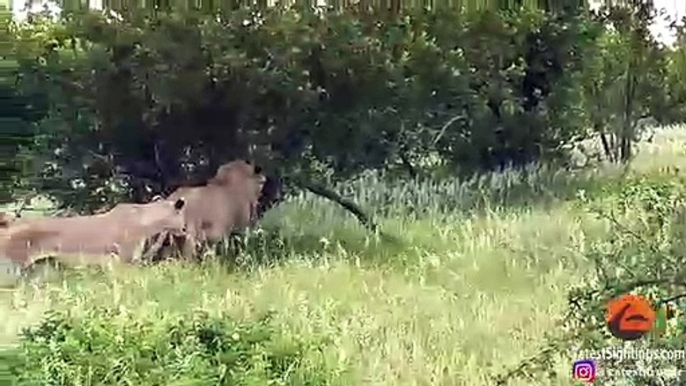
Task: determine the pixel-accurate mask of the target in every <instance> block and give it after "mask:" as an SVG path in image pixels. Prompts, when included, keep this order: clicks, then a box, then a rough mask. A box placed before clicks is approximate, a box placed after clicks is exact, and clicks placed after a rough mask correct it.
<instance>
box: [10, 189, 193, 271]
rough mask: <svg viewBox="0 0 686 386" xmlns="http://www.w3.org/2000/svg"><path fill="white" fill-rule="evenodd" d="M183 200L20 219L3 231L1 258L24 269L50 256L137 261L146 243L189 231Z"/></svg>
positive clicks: (162, 200)
mask: <svg viewBox="0 0 686 386" xmlns="http://www.w3.org/2000/svg"><path fill="white" fill-rule="evenodd" d="M185 204H186V201H185V200H184V198H183V197H179V198H176V199H175V200H173V201H170V200H164V199H158V200H155V201H153V202H151V203H148V204H119V205H117V206H115V207H114V208H112V209H111V210H110V211H108V212H106V213H103V214H96V215H92V216H74V217H41V218H30V219H20V220H16V221H14V222H13V223H11V224H10V225H9V226H8V227H7V228H4V229H2V231H1V232H0V257H6V258H9V259H10V260H12V261H14V262H16V263H19V264H21V265H22V266H23V267H24V268H25V267H28V266H30V265H31V264H33V263H34V262H35V261H37V260H40V259H42V258H44V257H47V256H52V257H55V258H57V259H58V260H67V262H72V263H73V262H75V261H73V259H76V262H78V263H82V264H83V263H86V264H90V263H100V262H101V261H99V260H98V259H102V258H103V257H107V258H105V262H107V261H109V260H111V259H109V256H110V255H111V254H115V255H117V256H118V257H119V259H121V260H122V261H124V262H132V261H133V259H134V254H135V252H136V249H137V248H138V247H139V246H140V244H141V243H142V241H143V240H145V239H147V238H149V237H151V236H152V235H154V234H157V233H159V232H163V231H164V232H169V233H171V234H177V235H178V234H182V233H184V232H185V223H184V218H183V208H184V205H185Z"/></svg>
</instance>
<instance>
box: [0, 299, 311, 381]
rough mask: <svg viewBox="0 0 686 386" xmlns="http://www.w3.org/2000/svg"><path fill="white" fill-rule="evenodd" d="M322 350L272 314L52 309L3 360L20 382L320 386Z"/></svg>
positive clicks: (110, 308)
mask: <svg viewBox="0 0 686 386" xmlns="http://www.w3.org/2000/svg"><path fill="white" fill-rule="evenodd" d="M316 350H317V345H316V344H314V343H312V342H311V341H305V340H304V339H301V338H298V337H288V336H285V335H280V334H279V332H278V330H276V329H275V327H274V326H272V325H271V324H270V321H269V318H268V317H265V318H262V319H259V320H256V321H237V320H233V319H231V318H228V317H216V316H215V317H210V316H208V315H207V314H205V313H195V314H193V315H184V316H182V317H177V318H168V319H163V320H162V321H160V320H159V319H157V320H147V319H145V318H141V316H140V315H126V314H125V312H124V311H122V310H121V309H116V308H114V307H101V308H96V309H90V310H88V311H87V312H86V313H85V314H84V315H82V316H80V317H74V316H70V315H69V314H66V313H61V312H49V313H48V314H46V317H45V319H44V320H43V322H41V323H40V324H38V325H36V326H34V327H31V328H28V329H27V330H25V332H24V333H23V337H22V344H21V347H20V349H19V350H15V351H14V352H13V353H12V354H13V355H9V354H5V357H6V358H3V362H8V361H10V360H11V370H10V371H11V373H12V374H13V375H14V376H15V377H16V381H15V382H16V384H17V385H37V384H40V385H57V384H59V385H86V384H99V385H121V384H132V385H141V386H144V385H172V384H175V385H180V384H193V385H210V384H212V385H268V384H279V385H289V384H292V385H296V384H297V385H307V384H310V385H316V384H319V382H318V379H319V378H318V377H319V376H321V375H322V374H324V373H323V372H321V371H319V374H318V373H317V372H316V371H315V370H317V369H313V368H308V366H306V365H304V363H305V361H304V358H305V355H306V354H307V353H310V354H311V353H312V352H316ZM310 370H311V371H310ZM319 370H321V369H319Z"/></svg>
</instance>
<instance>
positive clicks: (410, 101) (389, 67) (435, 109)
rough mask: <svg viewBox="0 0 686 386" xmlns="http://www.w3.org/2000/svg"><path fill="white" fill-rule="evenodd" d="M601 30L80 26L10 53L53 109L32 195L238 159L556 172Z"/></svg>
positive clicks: (573, 133)
mask: <svg viewBox="0 0 686 386" xmlns="http://www.w3.org/2000/svg"><path fill="white" fill-rule="evenodd" d="M601 30H602V28H598V26H597V21H595V20H593V19H591V18H589V17H588V16H585V15H583V14H578V15H577V14H562V15H557V14H547V13H545V12H543V11H537V10H530V9H525V8H523V9H521V10H512V11H498V12H496V11H483V12H477V13H463V12H460V11H458V10H453V11H450V10H443V11H441V12H440V13H436V12H428V11H421V10H406V11H402V13H401V14H400V15H398V17H394V18H389V17H386V16H384V15H383V14H374V13H358V12H355V11H350V10H348V11H345V12H333V11H332V12H327V13H323V14H322V13H321V12H318V11H313V10H309V9H302V8H292V9H283V8H273V9H267V10H262V11H259V12H257V11H254V10H249V9H241V10H236V11H234V12H231V13H230V14H227V15H224V16H221V17H220V16H216V15H204V14H199V13H192V12H191V13H187V12H186V13H182V12H175V13H165V14H162V13H159V14H157V15H154V16H150V15H149V14H146V13H143V12H139V13H136V12H133V13H126V14H124V15H123V18H116V17H113V16H112V15H108V14H97V13H78V14H72V15H71V16H69V17H67V18H66V19H64V20H62V21H60V22H59V23H57V24H50V23H47V22H45V21H41V22H35V23H34V24H32V25H31V26H30V27H26V28H23V29H20V30H19V32H18V33H17V36H16V39H15V41H14V43H15V46H16V51H17V57H18V60H19V63H20V65H21V76H20V83H19V86H20V90H21V92H22V93H23V94H27V93H28V94H31V95H33V94H41V95H48V96H49V98H48V100H49V102H48V103H49V114H48V117H47V118H46V119H44V120H43V121H42V122H41V123H40V124H39V125H38V133H39V138H40V140H39V141H37V144H36V149H37V150H36V151H37V153H38V154H41V155H44V156H46V157H47V158H48V159H47V160H48V161H51V162H42V163H40V164H41V165H47V167H45V168H43V169H42V170H39V171H40V172H41V173H42V179H41V186H39V187H40V188H42V189H44V190H46V191H48V192H50V193H52V194H54V195H56V196H58V197H59V198H60V199H62V201H63V202H64V203H65V204H69V205H74V206H77V207H79V208H80V209H88V208H92V207H93V206H99V205H102V204H104V203H106V202H108V201H109V202H111V201H112V200H115V199H116V196H118V195H130V194H133V197H134V198H136V199H144V198H145V196H146V195H150V194H153V193H156V192H159V191H164V190H165V189H167V188H169V187H170V186H174V184H175V183H176V182H178V181H179V180H182V179H186V178H188V176H189V175H205V176H206V175H208V174H209V173H211V172H212V171H214V168H215V167H216V166H217V164H218V163H219V162H221V161H223V160H224V159H227V158H233V157H245V156H248V155H252V156H253V157H254V158H257V159H258V160H260V161H262V162H263V163H265V164H266V166H267V167H268V169H272V170H273V169H279V170H278V172H279V173H280V174H286V175H289V174H296V175H298V176H305V177H307V178H319V177H321V176H322V173H324V171H325V170H331V172H332V173H333V175H332V177H334V178H335V179H341V178H346V177H348V176H350V175H352V174H355V173H358V172H360V171H362V170H365V169H391V170H392V169H398V170H403V171H404V172H405V173H409V174H410V175H415V174H417V173H420V172H421V171H422V168H423V167H424V163H425V162H424V161H425V160H426V158H427V155H433V156H434V157H435V158H436V160H437V161H438V162H440V163H443V164H446V165H447V169H448V170H452V171H453V173H454V172H457V171H461V172H466V173H472V172H474V171H476V170H484V169H492V168H499V167H503V166H506V165H508V164H515V165H521V164H526V163H528V162H531V161H535V160H540V159H557V158H559V157H560V156H563V155H564V153H565V150H566V149H567V148H568V147H569V145H570V143H571V142H572V141H573V140H574V139H577V138H580V137H582V136H583V135H584V133H585V122H586V116H585V113H584V107H583V106H584V103H585V102H584V101H585V100H584V98H583V97H584V95H583V93H582V92H581V90H580V89H579V87H577V85H578V83H579V80H580V77H581V76H582V75H583V71H582V70H583V68H584V58H585V55H586V52H587V51H589V48H590V47H592V46H593V44H594V41H595V39H596V36H597V35H598V34H599V33H600V31H601ZM327 173H328V172H327ZM113 197H114V198H113Z"/></svg>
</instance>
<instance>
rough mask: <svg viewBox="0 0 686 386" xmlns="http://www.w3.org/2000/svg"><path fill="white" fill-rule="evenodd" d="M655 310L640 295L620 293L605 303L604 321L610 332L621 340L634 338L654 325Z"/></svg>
mask: <svg viewBox="0 0 686 386" xmlns="http://www.w3.org/2000/svg"><path fill="white" fill-rule="evenodd" d="M655 317H656V315H655V311H654V310H653V307H652V306H651V304H650V302H649V301H648V299H646V298H645V297H643V296H640V295H629V294H626V295H622V296H620V297H618V298H616V299H613V300H611V301H610V302H609V303H608V305H607V311H606V313H605V321H606V322H607V327H608V328H609V329H610V332H611V333H612V335H613V336H615V337H616V338H619V339H622V340H636V339H639V338H640V337H642V336H643V335H645V334H646V333H647V332H648V331H650V330H651V329H652V328H653V326H654V325H655Z"/></svg>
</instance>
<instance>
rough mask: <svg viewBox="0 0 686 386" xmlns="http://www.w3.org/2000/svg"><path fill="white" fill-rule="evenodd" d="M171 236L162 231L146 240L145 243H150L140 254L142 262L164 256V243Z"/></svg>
mask: <svg viewBox="0 0 686 386" xmlns="http://www.w3.org/2000/svg"><path fill="white" fill-rule="evenodd" d="M169 237H171V235H170V234H169V233H168V232H162V233H159V234H157V235H156V236H154V238H153V239H152V240H150V239H148V240H146V243H152V245H150V246H149V247H148V248H147V250H144V251H143V252H142V254H141V260H143V261H144V262H148V261H149V262H153V261H155V260H158V259H163V258H164V250H163V249H164V248H163V246H164V243H165V242H166V241H167V239H168V238H169Z"/></svg>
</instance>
